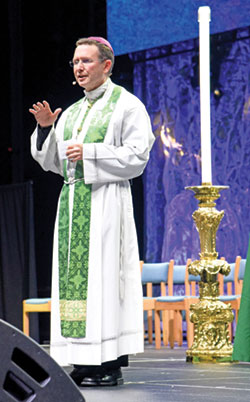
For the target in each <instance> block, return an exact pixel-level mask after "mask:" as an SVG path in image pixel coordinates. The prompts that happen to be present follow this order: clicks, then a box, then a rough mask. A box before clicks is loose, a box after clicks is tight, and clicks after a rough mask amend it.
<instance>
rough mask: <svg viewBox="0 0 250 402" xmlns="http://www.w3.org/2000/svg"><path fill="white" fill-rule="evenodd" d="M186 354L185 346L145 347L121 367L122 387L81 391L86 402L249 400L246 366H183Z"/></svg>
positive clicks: (249, 373) (249, 380)
mask: <svg viewBox="0 0 250 402" xmlns="http://www.w3.org/2000/svg"><path fill="white" fill-rule="evenodd" d="M185 351H186V348H185V346H184V347H176V348H175V349H172V350H171V349H170V348H167V347H162V349H160V350H155V349H154V346H151V345H150V346H149V345H148V346H147V345H145V352H144V353H143V354H138V355H136V356H130V366H129V367H127V368H123V377H124V384H123V385H120V386H117V387H107V388H103V387H102V388H101V387H99V388H96V387H95V388H81V392H82V394H83V396H84V398H85V400H86V402H112V401H115V402H147V401H148V402H149V401H150V402H154V401H155V402H159V401H167V402H189V401H190V402H191V401H192V402H194V401H196V402H200V401H201V402H215V401H220V402H224V401H227V402H231V401H237V402H241V401H242V402H243V401H244V402H245V401H246V400H249V399H250V364H249V363H232V364H212V363H211V364H204V363H202V364H192V363H186V353H185ZM66 370H67V369H66ZM72 402H73V401H72Z"/></svg>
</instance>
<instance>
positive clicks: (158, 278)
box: [141, 260, 174, 343]
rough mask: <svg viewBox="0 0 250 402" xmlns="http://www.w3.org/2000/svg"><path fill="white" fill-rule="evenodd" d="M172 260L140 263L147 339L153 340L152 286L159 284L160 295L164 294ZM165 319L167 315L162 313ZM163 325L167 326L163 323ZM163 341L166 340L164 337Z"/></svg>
mask: <svg viewBox="0 0 250 402" xmlns="http://www.w3.org/2000/svg"><path fill="white" fill-rule="evenodd" d="M173 264H174V261H173V260H171V261H170V262H162V263H142V264H141V269H142V271H141V280H142V285H145V287H146V296H144V297H143V310H144V311H146V312H147V321H148V341H149V343H152V342H153V311H154V307H155V300H156V297H154V296H153V286H154V285H160V293H161V296H165V295H166V284H167V280H168V271H169V268H170V267H171V266H173ZM166 320H167V315H166V314H165V315H164V314H163V322H164V324H165V321H166ZM165 326H167V325H166V324H165ZM164 342H165V343H166V342H167V340H166V339H165V338H164Z"/></svg>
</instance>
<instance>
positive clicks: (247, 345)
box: [233, 240, 250, 362]
mask: <svg viewBox="0 0 250 402" xmlns="http://www.w3.org/2000/svg"><path fill="white" fill-rule="evenodd" d="M249 317H250V240H249V246H248V253H247V260H246V267H245V275H244V280H243V288H242V294H241V302H240V311H239V316H238V323H237V327H236V333H235V338H234V349H233V360H239V361H243V362H250V320H249Z"/></svg>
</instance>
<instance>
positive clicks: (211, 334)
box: [186, 185, 234, 363]
mask: <svg viewBox="0 0 250 402" xmlns="http://www.w3.org/2000/svg"><path fill="white" fill-rule="evenodd" d="M227 188H228V187H227V186H212V185H202V186H197V187H187V189H188V190H192V191H194V193H195V198H196V199H198V200H199V207H198V210H197V211H195V212H194V213H193V215H192V216H193V219H194V221H195V224H196V227H197V230H198V232H199V237H200V246H201V253H200V260H197V261H193V262H192V263H191V264H190V265H189V267H188V270H189V273H190V274H192V275H200V277H201V282H200V284H199V302H198V303H197V304H191V306H190V321H191V322H193V323H194V341H193V344H192V346H191V347H190V348H189V349H188V350H187V352H186V356H187V361H188V362H193V363H199V362H217V363H218V362H231V361H232V352H233V347H232V344H231V341H230V337H229V332H228V324H229V323H231V322H232V321H233V318H234V316H233V313H232V309H231V306H230V305H229V304H225V303H223V302H221V301H219V282H218V281H217V274H218V273H221V274H223V275H228V274H229V272H230V266H229V264H228V263H227V262H226V261H224V260H218V259H217V257H218V253H217V252H216V249H215V243H216V232H217V229H218V226H219V223H220V221H221V219H222V218H223V215H224V211H217V210H216V208H215V205H216V204H215V202H214V201H215V200H216V199H218V198H219V197H220V194H219V192H220V191H221V190H224V189H227Z"/></svg>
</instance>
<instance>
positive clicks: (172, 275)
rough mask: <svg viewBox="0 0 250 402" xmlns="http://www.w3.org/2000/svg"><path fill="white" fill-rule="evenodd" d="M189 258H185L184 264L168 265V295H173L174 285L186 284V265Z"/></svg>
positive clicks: (188, 262)
mask: <svg viewBox="0 0 250 402" xmlns="http://www.w3.org/2000/svg"><path fill="white" fill-rule="evenodd" d="M190 262H191V259H188V260H187V263H186V265H175V264H173V266H172V267H170V269H169V272H168V295H169V296H173V294H174V285H186V281H187V276H188V265H189V264H190Z"/></svg>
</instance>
